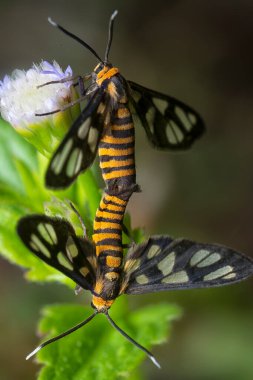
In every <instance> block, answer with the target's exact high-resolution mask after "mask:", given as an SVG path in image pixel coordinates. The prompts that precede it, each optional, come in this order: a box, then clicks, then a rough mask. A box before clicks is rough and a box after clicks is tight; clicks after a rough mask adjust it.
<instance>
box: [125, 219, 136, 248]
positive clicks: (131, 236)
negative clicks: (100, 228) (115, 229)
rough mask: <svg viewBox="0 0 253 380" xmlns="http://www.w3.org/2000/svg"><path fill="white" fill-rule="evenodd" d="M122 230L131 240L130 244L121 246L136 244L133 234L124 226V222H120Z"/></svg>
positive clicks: (128, 246)
mask: <svg viewBox="0 0 253 380" xmlns="http://www.w3.org/2000/svg"><path fill="white" fill-rule="evenodd" d="M122 231H123V232H124V234H125V235H126V236H127V237H129V239H130V240H131V242H130V244H123V248H130V247H131V246H132V245H133V244H136V241H135V240H134V238H133V235H132V234H131V232H130V231H129V229H128V228H127V227H126V225H125V224H124V223H123V224H122ZM124 246H126V247H124Z"/></svg>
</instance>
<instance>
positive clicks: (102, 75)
mask: <svg viewBox="0 0 253 380" xmlns="http://www.w3.org/2000/svg"><path fill="white" fill-rule="evenodd" d="M118 72H119V69H117V67H112V68H111V69H110V70H108V68H107V67H105V68H104V69H103V70H101V71H99V73H98V74H97V79H96V82H97V84H98V85H99V86H101V84H102V83H103V81H104V80H106V79H110V78H111V77H113V76H114V75H115V74H117V73H118Z"/></svg>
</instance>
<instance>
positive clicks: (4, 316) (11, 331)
mask: <svg viewBox="0 0 253 380" xmlns="http://www.w3.org/2000/svg"><path fill="white" fill-rule="evenodd" d="M115 8H117V9H118V10H119V15H118V18H117V19H116V24H115V35H114V41H113V45H112V49H111V61H112V62H113V63H114V65H116V66H117V67H119V68H120V70H121V73H122V74H123V75H124V76H125V77H126V78H129V79H131V80H133V81H136V82H138V83H140V84H142V85H144V86H146V87H150V88H153V89H156V90H158V91H161V92H164V93H167V94H170V95H173V96H175V97H177V98H178V99H180V100H182V101H184V102H185V103H187V104H189V105H191V106H192V107H194V108H195V109H196V110H198V111H199V113H200V114H201V115H202V116H203V118H204V120H205V122H206V126H207V133H206V134H205V136H203V138H202V139H201V140H199V141H198V142H197V143H196V144H195V145H194V146H193V148H192V150H190V151H189V152H186V153H182V154H170V153H162V152H158V151H155V150H154V149H152V148H151V147H150V146H149V143H148V142H147V139H146V136H145V132H144V130H142V129H138V130H137V131H136V135H137V136H136V151H137V153H136V159H137V175H138V183H139V184H140V185H141V187H142V190H143V192H142V193H141V194H136V195H134V196H133V197H132V199H131V201H130V204H129V211H130V212H131V215H132V219H133V224H134V226H145V228H146V233H147V235H151V234H161V233H166V234H171V235H172V236H177V237H179V236H185V237H188V238H191V239H196V240H199V241H206V242H213V243H214V242H216V243H221V244H224V245H227V246H231V247H233V248H236V249H238V250H239V251H242V252H245V253H247V254H249V255H251V256H252V255H253V233H252V219H253V204H252V201H251V200H252V193H253V171H252V162H253V70H252V67H253V52H252V47H253V23H252V17H253V3H252V1H250V0H241V1H224V0H223V1H222V0H221V1H218V0H213V1H212V2H208V1H200V0H195V1H176V0H172V1H164V0H156V1H155V2H151V1H147V0H146V1H144V0H139V1H136V0H128V1H126V0H125V1H116V0H107V1H102V0H92V1H85V0H73V1H71V2H70V1H67V0H62V1H60V0H59V1H52V0H51V1H49V0H44V1H41V2H38V1H36V2H35V1H28V0H27V1H25V0H23V1H18V0H9V1H7V0H1V2H0V15H1V27H0V30H1V60H0V77H1V78H2V77H3V76H4V75H5V74H6V73H9V74H10V73H11V71H12V70H13V69H15V68H24V69H27V68H29V67H30V66H31V63H32V62H39V61H40V60H41V59H46V60H49V61H50V60H53V59H56V60H57V61H58V62H59V63H60V64H61V65H62V66H63V67H64V68H65V67H66V66H67V65H68V64H70V65H71V66H72V68H73V70H74V72H75V73H78V74H79V73H80V74H82V73H87V72H89V71H90V70H92V68H93V67H94V66H95V64H96V61H95V59H94V57H93V56H92V55H91V54H90V53H89V52H88V51H86V50H84V49H83V48H82V47H81V46H78V45H77V44H76V43H75V42H74V41H71V40H70V39H69V38H67V37H66V36H64V35H63V34H61V33H60V32H59V31H57V30H55V29H53V28H52V27H51V26H50V25H49V24H48V23H47V17H48V16H51V17H52V18H53V19H55V20H56V21H58V22H59V23H61V24H62V25H64V26H65V27H67V28H68V29H69V30H71V31H72V32H73V33H76V34H77V35H79V36H80V37H82V38H83V39H85V40H86V41H87V42H88V43H89V44H91V45H92V46H93V47H94V48H95V49H96V50H97V51H98V53H99V54H103V52H104V49H105V41H106V38H107V24H108V18H109V16H110V14H111V12H112V11H113V10H114V9H115ZM252 289H253V281H252V280H249V281H247V282H245V283H242V284H238V285H234V286H231V287H227V288H221V289H211V290H210V289H209V290H194V291H181V292H179V291H178V292H171V293H162V294H152V295H151V296H149V295H146V296H143V297H134V296H132V297H131V298H130V302H131V305H132V308H138V307H139V306H140V305H142V304H148V303H151V302H152V303H155V302H159V301H161V300H163V301H168V302H173V303H177V304H179V305H181V306H182V307H183V309H184V315H183V318H182V319H181V320H180V321H179V322H176V323H175V324H174V329H173V334H172V339H171V340H170V342H169V343H168V344H165V345H163V346H161V347H158V348H156V349H155V351H154V354H156V356H157V358H158V359H159V360H160V362H161V365H162V370H161V371H159V372H158V371H157V369H156V368H155V367H153V366H152V364H150V363H149V362H148V361H146V362H145V363H144V365H143V376H144V378H145V379H148V380H151V379H161V380H162V379H168V378H169V379H170V380H193V379H194V380H209V379H210V380H211V379H212V380H220V379H222V380H228V379H229V380H252V378H253V299H252ZM0 299H1V312H0V328H1V344H0V379H1V380H16V379H18V380H23V379H25V380H28V379H34V378H35V374H36V372H37V370H38V367H37V366H36V365H35V364H34V363H33V362H32V361H30V362H26V361H25V360H24V357H25V356H26V354H27V353H28V352H30V350H31V349H33V348H34V346H35V345H36V344H37V342H38V339H37V337H36V336H35V330H36V322H37V320H38V317H39V310H40V308H41V307H42V306H43V305H45V304H50V303H54V302H57V303H58V302H77V301H76V299H75V297H74V296H73V294H72V292H71V291H70V290H68V289H66V288H64V287H63V286H60V285H43V286H42V285H35V284H28V283H27V282H26V281H25V280H24V279H23V275H22V272H21V270H20V269H19V268H16V267H14V266H11V265H9V264H8V263H7V262H6V261H4V260H3V259H0ZM81 301H82V300H81ZM79 302H80V300H79ZM70 360H71V358H70Z"/></svg>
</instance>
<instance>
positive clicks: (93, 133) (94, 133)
mask: <svg viewBox="0 0 253 380" xmlns="http://www.w3.org/2000/svg"><path fill="white" fill-rule="evenodd" d="M97 142H98V130H97V129H96V128H93V127H91V129H90V132H89V137H88V145H89V147H90V150H91V152H92V153H94V152H95V150H96V147H97Z"/></svg>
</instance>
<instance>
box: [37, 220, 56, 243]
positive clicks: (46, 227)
mask: <svg viewBox="0 0 253 380" xmlns="http://www.w3.org/2000/svg"><path fill="white" fill-rule="evenodd" d="M38 231H39V233H40V235H41V236H42V237H43V238H44V239H45V240H46V241H47V242H48V243H49V244H57V236H56V233H55V230H54V228H53V226H51V224H49V223H40V224H39V225H38Z"/></svg>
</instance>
